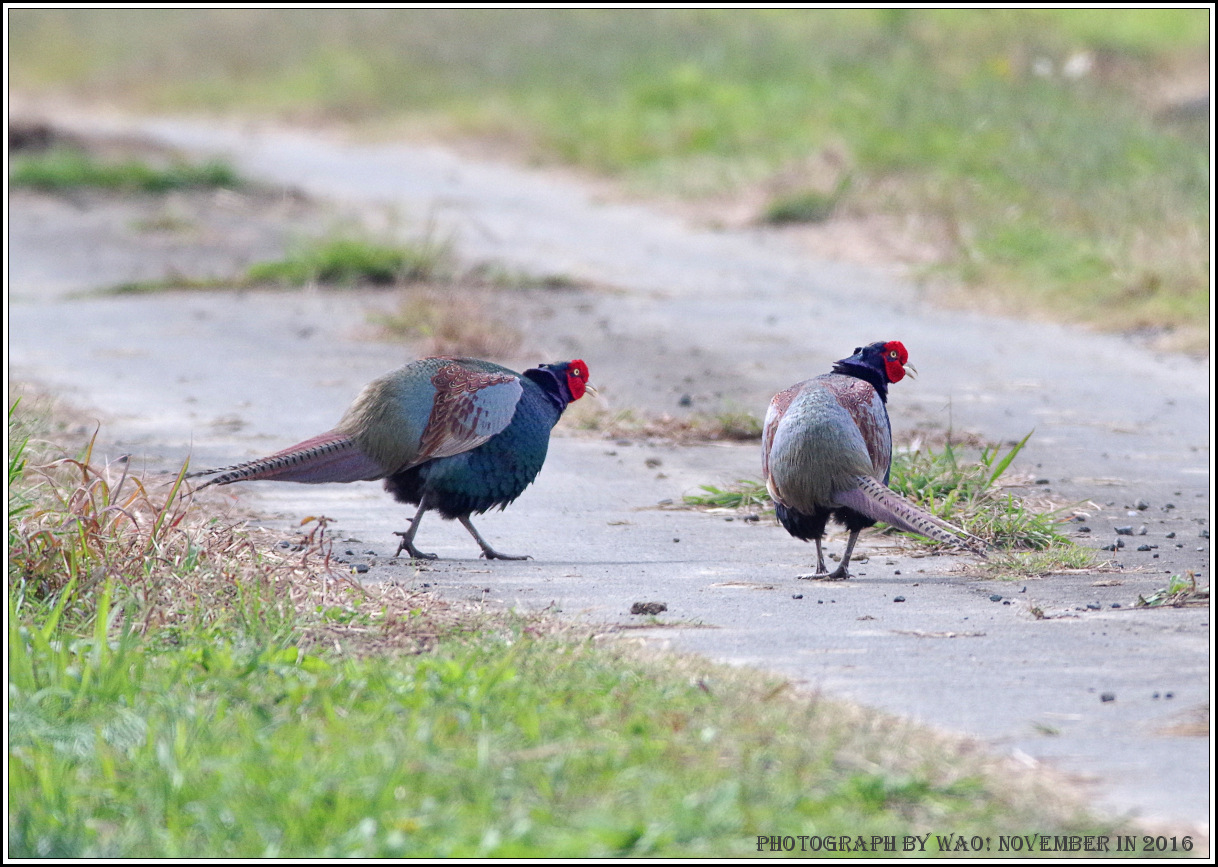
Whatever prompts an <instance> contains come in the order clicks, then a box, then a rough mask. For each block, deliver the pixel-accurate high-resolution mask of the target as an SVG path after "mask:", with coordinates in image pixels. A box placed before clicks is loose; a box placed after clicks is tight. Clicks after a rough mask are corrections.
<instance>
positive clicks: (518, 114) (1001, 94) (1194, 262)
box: [10, 8, 1210, 351]
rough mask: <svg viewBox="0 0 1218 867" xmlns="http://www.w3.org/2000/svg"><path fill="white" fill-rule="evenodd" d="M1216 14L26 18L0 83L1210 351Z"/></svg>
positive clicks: (22, 14)
mask: <svg viewBox="0 0 1218 867" xmlns="http://www.w3.org/2000/svg"><path fill="white" fill-rule="evenodd" d="M1208 14H1209V12H1208V10H1206V9H1157V8H1156V9H1115V10H1114V9H1011V10H992V9H985V10H956V9H878V10H757V11H752V10H748V11H746V10H714V9H675V10H639V9H636V10H621V11H618V10H600V9H582V10H580V9H574V10H572V9H569V10H497V9H436V10H405V9H397V10H391V9H365V10H350V11H349V10H337V9H335V10H321V9H317V10H294V11H283V10H277V9H245V10H199V9H181V10H163V11H161V12H159V13H158V14H157V15H154V16H149V15H145V14H144V13H143V12H142V11H137V10H122V9H17V10H13V13H12V15H11V17H10V24H11V28H12V29H11V34H12V40H11V57H12V61H13V63H12V83H13V85H14V88H15V90H16V91H17V92H19V93H30V94H46V93H51V92H54V93H58V94H67V95H69V96H72V97H75V98H79V99H83V100H88V99H91V98H93V97H95V96H97V95H99V94H104V95H105V97H106V98H107V99H108V100H112V101H113V100H119V101H126V102H127V103H128V104H129V105H132V106H136V107H141V108H147V109H155V110H166V109H171V110H182V109H184V108H186V109H199V108H203V109H208V110H215V111H226V112H227V111H233V110H236V111H241V112H245V113H258V114H268V113H269V114H273V115H277V116H279V117H281V118H283V119H285V120H289V121H300V120H305V121H311V122H315V121H319V120H321V121H330V122H339V123H359V124H365V125H368V124H373V125H376V126H378V127H382V128H384V127H386V126H389V127H392V128H393V130H394V134H399V133H400V127H401V125H405V126H407V127H408V128H409V129H410V130H413V131H418V132H424V133H426V134H428V135H436V134H439V135H446V136H459V137H475V138H480V139H485V140H487V141H490V142H494V143H495V147H496V149H497V152H499V153H502V152H503V151H504V150H505V149H506V150H508V151H509V152H515V153H518V154H519V155H520V156H522V157H524V158H527V159H533V160H550V161H559V162H563V163H569V164H573V165H576V166H580V167H584V168H586V169H589V170H591V171H595V172H599V173H604V174H607V175H612V176H614V177H617V178H619V179H620V180H621V181H622V182H623V183H625V184H627V185H628V186H630V187H632V188H634V189H637V190H640V191H644V192H647V193H652V194H656V193H658V194H661V195H674V194H675V195H679V196H684V197H689V198H691V199H693V200H694V201H695V202H698V203H701V204H702V205H703V208H702V210H703V212H704V213H707V214H708V215H709V216H710V217H712V218H713V217H714V216H715V214H717V213H719V212H720V208H719V206H720V205H724V204H725V203H726V206H725V207H724V208H722V212H730V213H739V212H740V211H741V208H740V207H736V206H733V203H734V204H735V205H739V203H742V202H744V203H749V202H751V203H753V204H752V205H750V206H749V207H748V208H745V210H749V211H751V213H752V215H753V218H754V219H756V220H760V221H766V220H769V221H773V222H782V223H787V222H790V221H810V222H811V223H812V224H814V225H817V226H822V227H823V226H838V227H844V228H845V229H846V230H849V227H850V226H851V225H856V228H857V232H859V233H860V234H862V235H864V236H865V235H866V234H867V233H868V232H872V231H874V225H875V224H874V223H872V222H868V221H869V220H872V219H873V218H877V217H879V218H892V220H891V221H889V222H887V223H884V224H883V225H884V226H886V227H888V228H886V229H885V232H886V233H897V234H908V235H910V236H911V237H912V238H913V239H915V240H916V241H917V246H918V249H919V250H926V249H929V250H931V251H933V252H932V253H930V254H929V255H923V254H919V256H918V257H917V261H916V262H914V263H913V264H915V265H916V266H917V267H918V269H919V270H918V273H919V274H920V275H921V276H922V277H923V279H924V280H925V282H926V283H927V285H928V286H931V287H932V288H934V290H935V291H936V293H937V294H938V296H939V297H940V298H943V299H951V300H953V301H955V302H956V303H960V304H964V305H970V306H975V307H981V308H987V309H1000V310H1004V311H1006V312H1011V313H1016V314H1020V315H1049V316H1052V317H1055V318H1058V319H1068V320H1077V321H1084V322H1090V323H1093V324H1095V325H1098V326H1100V327H1104V328H1110V329H1116V330H1128V331H1142V332H1149V333H1152V334H1156V335H1159V336H1160V337H1161V338H1162V339H1163V342H1164V344H1165V345H1171V346H1175V347H1182V348H1187V349H1192V350H1197V351H1199V350H1202V349H1203V348H1204V347H1205V346H1206V345H1207V343H1208V330H1207V328H1206V322H1207V315H1208V297H1209V296H1208V273H1209V240H1208V239H1209V229H1208V217H1209V211H1210V208H1209V188H1210V185H1209V174H1208V171H1209V124H1208V118H1209V109H1208V101H1207V100H1206V99H1205V96H1206V95H1207V94H1208V77H1209V76H1208V69H1209V65H1208V64H1209V49H1208V35H1209V28H1208V20H1207V16H1208Z"/></svg>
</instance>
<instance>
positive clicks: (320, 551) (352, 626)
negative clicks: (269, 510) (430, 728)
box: [9, 434, 479, 654]
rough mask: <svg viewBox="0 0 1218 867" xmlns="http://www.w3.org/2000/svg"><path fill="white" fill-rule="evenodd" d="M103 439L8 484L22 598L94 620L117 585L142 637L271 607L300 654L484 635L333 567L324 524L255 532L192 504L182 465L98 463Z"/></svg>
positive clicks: (455, 614) (454, 614)
mask: <svg viewBox="0 0 1218 867" xmlns="http://www.w3.org/2000/svg"><path fill="white" fill-rule="evenodd" d="M95 440H96V434H94V438H93V439H92V440H90V441H89V442H88V444H87V445H86V446H85V447H84V450H83V452H82V453H81V455H80V456H79V457H75V458H67V457H64V458H57V459H51V460H47V459H46V458H45V457H44V456H40V455H38V454H37V453H36V452H35V453H33V454H31V455H30V456H29V457H30V460H29V463H28V464H27V466H26V467H25V469H24V471H23V472H20V473H18V474H17V476H16V477H15V478H12V490H11V491H10V520H9V563H10V566H9V583H10V588H11V589H14V590H16V591H17V592H18V593H19V595H20V596H21V597H22V598H24V599H27V600H29V601H31V602H37V601H38V600H51V599H54V598H57V597H59V596H61V595H63V594H65V593H66V594H67V595H68V596H69V597H70V598H71V599H72V600H73V604H72V606H71V607H70V608H69V609H68V610H67V611H65V616H66V617H68V618H69V619H76V620H80V621H85V622H87V621H89V620H90V619H91V618H92V615H93V611H92V610H91V604H93V603H95V602H96V600H97V599H98V598H99V597H100V596H101V595H102V594H103V590H104V588H106V587H107V586H110V587H113V588H115V589H116V591H117V594H118V597H117V598H119V599H122V600H123V601H124V604H125V608H124V610H125V612H126V614H125V616H126V617H127V618H128V621H129V626H131V627H133V628H134V629H135V630H136V631H138V632H140V633H141V634H146V635H147V634H151V633H163V634H164V633H172V631H173V630H174V629H176V628H178V627H188V626H194V627H198V626H206V625H208V624H210V623H214V622H222V621H223V620H224V619H225V618H228V617H232V616H237V617H243V616H245V617H248V616H251V614H254V611H253V609H252V608H251V606H255V607H257V606H262V608H261V609H260V610H259V612H258V614H257V615H256V616H261V617H266V616H269V617H275V618H278V619H281V620H282V621H283V622H290V623H293V624H294V625H295V628H296V629H297V631H298V632H299V633H300V638H301V643H302V644H303V645H304V646H308V645H312V644H316V643H321V644H325V645H327V646H335V645H340V644H341V646H342V647H343V648H344V649H345V650H348V651H351V652H355V653H357V654H366V653H376V652H381V651H384V650H388V649H393V650H395V651H398V652H411V653H419V652H423V651H426V650H427V649H429V648H430V647H432V646H433V645H434V644H435V642H436V641H437V640H438V639H439V638H440V637H441V636H442V635H445V634H451V633H453V632H454V631H462V630H465V629H468V628H474V627H476V626H478V620H479V618H478V616H477V615H476V613H475V612H474V611H472V610H465V608H464V607H462V606H460V605H456V606H454V605H453V604H451V603H447V602H443V601H440V600H438V599H435V598H434V597H431V596H429V595H428V594H426V593H424V592H421V591H418V590H415V589H411V588H407V587H403V586H399V585H397V584H394V583H392V582H381V583H377V584H371V585H364V584H361V583H359V582H357V581H355V580H353V579H352V578H351V577H350V574H351V573H350V571H349V568H348V567H346V566H345V565H344V564H341V563H339V562H337V561H336V560H335V559H334V557H333V554H332V546H333V541H332V539H331V538H330V537H329V535H328V533H327V526H326V525H327V520H326V519H325V518H310V519H307V521H306V523H305V525H304V527H303V529H302V531H301V532H300V533H299V534H296V535H290V534H283V533H273V532H270V531H267V530H261V529H251V528H249V527H247V526H246V525H245V523H244V522H243V521H241V520H234V519H232V518H231V517H229V516H227V515H225V514H223V513H222V512H220V511H219V510H218V509H217V508H215V507H214V506H213V502H214V501H211V500H210V498H209V497H207V496H205V497H203V498H202V501H201V502H195V501H194V498H193V492H192V491H191V490H190V489H189V486H188V485H187V484H185V483H184V481H183V479H184V473H185V467H183V468H182V470H180V471H179V472H178V473H177V474H172V475H156V474H147V475H143V476H141V475H139V474H137V473H134V472H133V471H132V469H131V467H130V465H129V462H128V461H127V460H126V459H125V458H120V459H118V460H114V461H110V462H109V463H105V464H98V463H95V462H94V460H93V444H94V441H95ZM36 445H37V444H36ZM44 448H45V446H44ZM471 624H473V625H472V626H471Z"/></svg>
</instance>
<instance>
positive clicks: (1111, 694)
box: [1100, 692, 1116, 701]
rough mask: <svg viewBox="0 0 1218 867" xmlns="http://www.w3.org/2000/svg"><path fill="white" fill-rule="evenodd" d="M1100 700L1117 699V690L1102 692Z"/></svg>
mask: <svg viewBox="0 0 1218 867" xmlns="http://www.w3.org/2000/svg"><path fill="white" fill-rule="evenodd" d="M1100 701H1116V693H1115V692H1104V693H1100Z"/></svg>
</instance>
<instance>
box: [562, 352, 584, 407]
mask: <svg viewBox="0 0 1218 867" xmlns="http://www.w3.org/2000/svg"><path fill="white" fill-rule="evenodd" d="M567 390H568V391H570V392H571V400H579V399H580V398H581V397H583V396H584V393H585V392H586V391H587V390H588V365H586V364H584V363H583V362H582V361H580V360H578V359H576V360H575V361H572V362H568V364H567Z"/></svg>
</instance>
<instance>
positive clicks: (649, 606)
mask: <svg viewBox="0 0 1218 867" xmlns="http://www.w3.org/2000/svg"><path fill="white" fill-rule="evenodd" d="M667 610H668V606H667V605H666V604H664V603H663V602H636V603H634V604H633V605H631V606H630V613H631V614H659V613H660V612H661V611H667Z"/></svg>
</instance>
